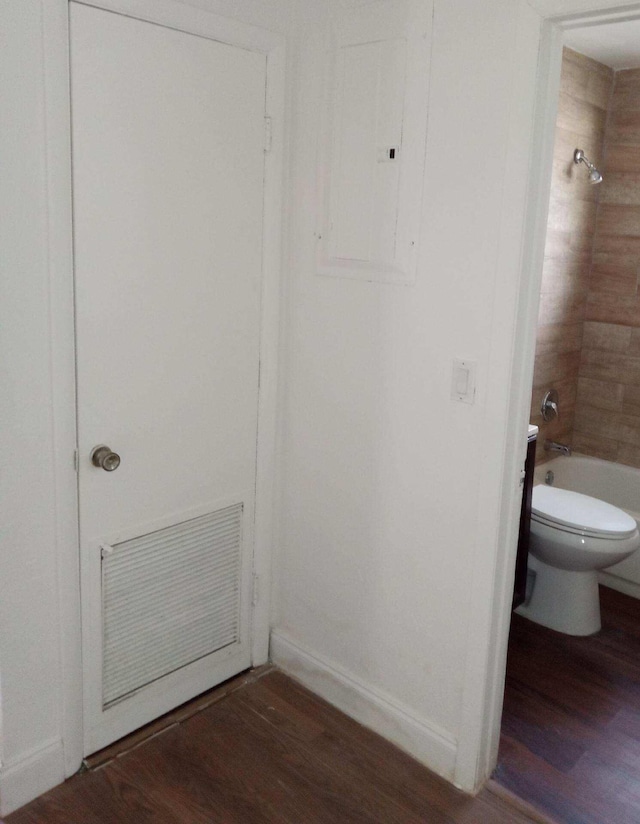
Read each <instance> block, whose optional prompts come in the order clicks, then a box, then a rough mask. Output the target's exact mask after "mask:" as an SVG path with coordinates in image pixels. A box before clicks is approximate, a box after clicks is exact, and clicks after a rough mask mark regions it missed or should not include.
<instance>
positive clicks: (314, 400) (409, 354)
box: [0, 0, 577, 814]
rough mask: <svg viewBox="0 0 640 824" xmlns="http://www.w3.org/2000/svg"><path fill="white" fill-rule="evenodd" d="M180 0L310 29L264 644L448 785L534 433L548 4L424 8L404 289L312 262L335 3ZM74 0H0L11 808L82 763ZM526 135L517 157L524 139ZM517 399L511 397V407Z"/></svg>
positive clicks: (483, 665)
mask: <svg viewBox="0 0 640 824" xmlns="http://www.w3.org/2000/svg"><path fill="white" fill-rule="evenodd" d="M568 1H569V0H567V2H568ZM140 2H141V3H145V2H147V0H140ZM333 2H334V4H335V6H336V7H341V6H346V5H350V4H352V5H358V4H360V5H363V3H362V0H353V3H351V0H333ZM540 2H542V0H540ZM576 3H577V0H576ZM192 4H193V5H201V6H203V7H205V8H211V9H213V10H214V11H217V12H219V13H222V14H228V15H233V16H237V17H238V18H240V19H243V20H245V21H246V22H251V23H255V24H257V25H263V26H266V27H268V28H272V29H276V30H279V31H283V32H289V33H290V32H291V31H292V26H294V25H295V24H296V23H299V25H300V27H301V40H300V44H301V45H300V48H299V49H298V50H297V54H296V55H295V60H296V63H295V65H294V67H293V68H294V71H293V72H292V73H291V77H292V78H294V79H295V93H294V101H293V110H294V112H295V118H294V119H293V122H292V128H291V136H292V141H293V154H292V166H291V179H292V182H293V186H292V204H291V205H292V209H291V224H292V233H291V239H290V240H291V242H290V250H291V255H290V256H291V267H292V275H291V278H290V280H289V283H288V288H287V294H286V307H287V315H286V318H287V322H286V328H285V330H284V332H285V340H284V346H283V353H284V355H285V358H284V362H283V365H282V374H283V384H282V389H283V416H282V438H281V443H280V454H281V456H282V467H281V469H282V474H283V479H284V490H283V504H282V512H281V513H280V514H281V518H280V532H281V541H280V544H281V545H280V552H279V556H278V559H277V560H278V566H277V599H276V610H275V616H274V624H275V630H274V634H273V652H274V655H275V657H276V658H277V660H279V661H280V662H281V663H283V664H284V665H285V666H287V667H288V668H290V669H291V670H293V671H295V672H296V673H297V674H299V675H300V676H301V677H303V678H305V679H306V680H307V681H308V682H309V683H311V684H312V685H313V686H314V688H315V689H317V690H318V691H319V692H321V693H323V694H325V695H327V696H328V697H329V698H331V699H332V700H335V701H336V702H337V703H339V704H340V705H341V706H343V707H344V708H345V709H347V710H348V711H350V712H352V713H353V714H354V715H356V716H357V717H360V718H361V719H362V720H365V721H366V722H367V723H370V724H371V725H372V726H374V727H376V728H377V729H379V730H381V731H382V732H384V733H385V734H387V735H389V736H390V737H391V738H393V739H394V740H396V741H398V742H399V743H400V744H401V745H403V746H405V747H406V748H407V749H409V750H411V751H412V752H414V753H416V754H417V755H418V756H419V757H421V758H423V760H425V761H426V762H427V763H429V764H430V765H431V766H433V767H434V768H436V769H438V770H440V771H441V772H442V773H443V774H445V775H447V776H449V777H455V776H456V775H458V779H457V780H460V778H459V775H460V773H459V771H458V773H456V762H458V765H459V762H460V760H461V757H462V756H461V753H463V751H464V752H465V754H464V758H465V759H467V761H468V762H469V763H472V762H475V760H476V756H477V750H478V745H477V738H476V739H473V737H471V738H470V737H469V730H472V729H473V730H475V733H474V734H476V735H477V734H479V733H478V730H480V729H481V727H482V722H483V717H482V709H483V702H482V700H481V696H482V694H483V692H484V689H485V687H486V683H485V680H486V678H487V662H488V654H489V647H490V626H491V618H492V612H491V607H492V598H493V589H492V588H493V584H494V569H495V565H496V563H498V562H500V563H502V564H503V567H504V568H505V570H506V571H505V573H504V574H506V575H508V574H509V571H510V569H511V568H512V564H513V552H512V550H513V537H514V530H513V528H512V527H513V521H514V516H515V514H516V509H517V508H516V507H515V506H514V505H513V502H514V501H515V498H516V490H517V460H515V461H514V460H513V459H511V458H510V457H509V456H507V457H506V459H505V449H506V447H507V446H508V445H509V443H511V442H513V444H516V442H517V441H516V440H514V439H513V438H511V441H509V437H511V436H510V435H509V433H511V434H512V435H513V433H514V432H515V433H516V434H518V431H520V433H521V435H522V445H521V449H522V455H523V454H524V449H525V443H524V434H525V424H526V418H525V417H522V420H518V421H517V422H516V424H511V423H510V421H509V409H510V404H511V399H510V397H509V388H510V385H511V367H512V352H513V350H514V348H517V346H516V341H515V319H516V311H517V306H518V288H519V284H518V275H517V273H518V272H519V271H520V258H519V255H520V246H521V235H522V216H523V214H524V198H525V184H526V168H525V167H524V166H523V161H524V163H526V158H528V140H529V139H530V135H531V107H532V103H533V91H534V74H535V57H536V48H537V42H538V36H539V28H538V21H537V17H536V15H535V14H534V13H533V12H532V11H531V8H530V6H529V5H528V4H527V3H526V2H525V0H515V1H514V0H485V2H483V3H478V2H476V0H436V2H435V14H434V21H433V33H434V34H433V52H432V68H431V91H430V99H429V131H428V149H427V163H426V176H425V184H426V187H425V195H426V197H425V209H424V215H423V228H422V236H421V241H420V243H421V258H420V266H419V274H418V279H417V283H416V285H415V286H411V287H409V286H393V285H389V284H380V283H378V284H374V283H366V282H358V281H347V280H334V279H330V278H320V277H317V276H316V275H315V274H314V243H315V241H314V230H315V198H314V192H315V183H316V145H317V144H316V141H317V135H318V130H319V125H320V124H319V120H318V118H319V113H320V110H321V105H320V102H321V97H322V87H321V82H322V76H323V64H324V47H325V43H324V36H325V32H326V20H325V15H324V12H325V4H324V3H320V2H313V0H270V1H269V2H262V3H255V2H252V0H192ZM574 5H575V4H574ZM63 6H64V0H21V1H20V2H19V3H3V4H2V6H1V7H0V16H1V18H2V27H3V30H4V31H5V32H8V35H9V36H7V37H6V38H5V42H4V45H3V49H2V50H1V51H0V55H1V57H0V61H1V66H0V76H1V77H2V82H3V96H2V98H3V114H4V115H5V116H8V117H9V118H10V129H9V128H4V129H3V130H2V141H3V142H2V151H1V152H0V162H2V164H3V168H2V179H3V185H2V187H1V188H0V192H1V194H0V198H1V201H0V202H1V215H0V217H1V220H0V227H1V228H0V231H1V232H2V236H1V237H0V241H1V243H0V249H1V250H2V251H1V252H0V254H1V255H2V276H3V281H4V283H3V285H4V286H5V288H4V290H3V300H2V310H3V314H4V315H6V318H4V323H3V334H4V336H5V337H4V340H3V350H2V354H3V368H4V369H5V375H4V382H3V393H2V399H3V404H5V405H6V406H7V408H6V409H5V410H3V422H2V425H3V435H4V437H5V438H6V444H4V447H3V451H2V455H3V467H2V469H3V484H4V491H3V498H2V502H3V520H2V528H3V544H2V552H1V553H0V576H1V577H0V580H1V581H2V598H1V599H0V604H1V605H0V609H1V610H2V614H1V615H0V620H1V623H0V683H1V687H2V695H1V710H2V718H3V736H2V758H3V767H2V772H1V773H0V795H1V807H0V810H1V811H2V812H5V813H6V812H7V811H8V810H9V809H11V808H12V807H14V806H16V805H17V804H19V803H23V802H24V801H26V800H27V799H28V798H29V797H31V796H33V795H34V794H36V793H37V792H40V791H42V790H44V789H45V788H46V787H47V786H50V785H52V784H53V783H55V782H56V781H58V780H60V779H61V777H62V775H63V774H64V772H65V771H66V772H68V771H69V769H70V768H71V765H72V763H73V758H70V757H67V758H66V760H65V754H64V751H63V747H62V745H63V743H66V742H63V730H64V729H65V723H64V720H65V719H64V712H66V713H67V715H69V713H70V712H71V714H72V710H73V707H71V709H70V708H69V707H68V706H67V708H66V710H65V708H64V702H63V700H62V696H61V689H60V685H61V683H62V679H63V677H65V673H64V671H63V660H62V657H61V653H60V648H59V642H58V637H59V636H58V631H59V627H60V620H59V619H60V615H61V614H63V612H64V610H65V609H67V606H66V602H64V601H63V602H61V603H59V599H58V596H57V585H58V580H57V578H58V577H59V576H58V573H59V570H58V568H57V567H56V564H55V561H54V557H55V554H52V540H53V536H54V535H56V534H57V535H60V534H61V529H60V520H61V519H62V521H64V522H65V523H66V524H67V526H68V521H69V513H68V511H65V512H62V515H60V512H61V510H60V509H59V510H58V515H59V517H58V519H57V518H56V510H55V506H56V491H55V487H54V480H53V476H54V463H53V440H52V427H53V426H54V425H55V424H56V421H55V420H54V419H53V417H52V407H53V403H54V400H55V397H56V396H55V395H54V392H53V387H52V366H51V358H52V352H53V350H52V347H51V341H50V336H49V324H50V293H49V279H48V271H47V255H48V251H47V243H48V239H47V219H46V196H47V190H46V169H45V159H46V154H45V153H46V139H45V132H44V111H43V94H44V79H45V78H44V73H43V69H42V26H41V9H44V10H45V12H49V11H50V10H51V9H52V8H54V7H55V8H58V9H61V8H63ZM57 71H60V69H58V70H57ZM47 80H48V81H51V80H52V78H51V76H49V77H48V78H47ZM50 85H51V84H50V82H49V87H50ZM5 101H6V102H5ZM520 145H521V148H522V155H520V154H519V153H515V152H514V146H515V147H518V148H519V147H520ZM54 160H55V158H54ZM52 171H53V173H55V169H53V170H52V169H51V168H49V174H51V173H52ZM54 229H55V226H54ZM53 234H54V236H55V235H56V232H55V231H54V233H53ZM5 295H6V296H5ZM454 357H464V358H470V359H474V360H477V362H478V396H477V400H476V403H475V405H473V406H467V405H464V404H456V403H453V402H452V401H451V400H450V379H451V361H452V359H453V358H454ZM531 359H532V352H531ZM524 360H525V361H526V357H525V359H524ZM5 387H9V390H10V391H6V390H5ZM57 402H60V401H57ZM527 405H528V401H527V400H526V399H524V401H523V402H522V403H521V404H520V406H519V407H518V404H517V403H516V404H515V406H516V408H520V410H521V411H520V414H521V416H522V415H525V416H526V408H527ZM517 443H518V447H517V448H518V449H519V448H520V445H519V442H517ZM522 455H521V456H520V457H522ZM505 468H506V471H505ZM504 484H506V485H508V486H509V489H510V490H512V494H511V498H510V500H511V504H510V508H509V511H508V512H501V502H502V487H503V485H504ZM57 500H58V501H59V500H60V490H58V497H57ZM505 524H506V527H505ZM63 531H64V530H63ZM71 531H72V529H71ZM71 543H72V542H71ZM65 549H66V551H67V553H71V554H72V553H73V546H66V547H65ZM501 553H502V554H501ZM505 553H506V556H507V557H504V555H505ZM62 583H63V584H64V581H63V582H62ZM63 629H64V626H63ZM496 666H497V665H496ZM497 668H498V669H499V667H498V666H497ZM461 783H463V784H465V781H462V782H461ZM471 784H472V782H471ZM465 786H469V781H468V780H467V781H466V784H465ZM0 814H1V813H0Z"/></svg>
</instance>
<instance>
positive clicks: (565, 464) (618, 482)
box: [533, 454, 640, 599]
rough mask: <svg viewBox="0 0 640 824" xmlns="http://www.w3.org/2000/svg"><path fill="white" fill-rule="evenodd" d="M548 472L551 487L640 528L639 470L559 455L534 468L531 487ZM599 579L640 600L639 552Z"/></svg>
mask: <svg viewBox="0 0 640 824" xmlns="http://www.w3.org/2000/svg"><path fill="white" fill-rule="evenodd" d="M549 470H551V471H552V472H553V474H554V481H553V486H559V487H560V488H561V489H573V490H574V492H582V493H583V494H584V495H591V497H592V498H600V500H602V501H607V503H610V504H613V505H614V506H617V507H619V508H620V509H624V510H625V512H628V513H629V515H631V516H633V517H634V518H635V519H636V521H637V522H638V524H639V525H640V469H633V467H630V466H623V465H622V464H617V463H612V462H611V461H602V460H600V459H599V458H589V457H587V456H586V455H577V454H576V455H572V456H571V457H570V458H567V457H565V456H564V455H560V456H559V457H557V458H555V459H553V460H551V461H547V462H546V463H543V464H540V465H539V466H537V467H536V469H535V472H534V475H533V480H534V484H543V483H544V482H545V475H546V473H547V472H548V471H549ZM599 578H600V583H601V584H604V585H605V586H608V587H611V588H612V589H617V590H619V591H620V592H625V593H626V594H627V595H632V596H633V597H634V598H639V599H640V550H638V551H637V552H634V553H633V555H631V556H630V557H629V558H627V560H626V561H622V562H621V563H619V564H615V566H612V567H609V568H608V569H606V570H604V571H602V572H600V573H599Z"/></svg>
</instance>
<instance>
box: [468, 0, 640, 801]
mask: <svg viewBox="0 0 640 824" xmlns="http://www.w3.org/2000/svg"><path fill="white" fill-rule="evenodd" d="M523 7H527V13H528V14H531V13H532V12H533V13H534V14H535V16H536V18H537V19H536V21H535V24H536V25H537V26H539V32H540V33H539V41H538V45H539V48H538V56H537V57H538V59H537V72H536V76H535V77H533V76H529V77H527V78H526V80H525V79H523V80H522V82H521V85H520V86H517V87H514V88H515V89H516V91H515V92H514V93H513V94H514V98H516V97H517V98H520V99H521V100H520V101H519V102H516V100H515V99H514V102H513V106H514V107H515V108H517V106H518V105H521V104H522V101H524V103H525V104H526V105H530V106H532V108H533V115H532V129H531V133H530V134H529V135H528V139H527V141H526V142H525V143H523V142H522V140H521V138H522V133H518V130H517V129H514V130H513V133H512V134H511V135H510V137H509V142H508V147H507V163H506V169H505V175H506V179H509V177H510V176H517V174H518V171H517V170H518V169H519V168H522V167H523V166H524V167H525V168H527V171H526V173H525V175H524V180H523V181H522V183H523V184H524V186H522V183H518V182H516V183H515V184H513V183H510V184H509V192H513V193H514V199H509V198H505V201H504V207H503V211H502V215H501V224H502V230H501V236H502V237H503V238H505V237H507V236H508V231H509V228H510V227H512V226H513V219H514V218H513V215H512V213H513V212H514V208H513V207H514V204H515V203H517V202H518V200H519V202H520V210H521V212H520V219H521V224H522V229H521V234H520V267H519V272H518V274H517V276H516V277H515V278H514V277H512V278H511V281H512V284H511V285H513V281H516V288H518V287H517V283H519V293H518V294H517V296H516V300H515V311H516V319H515V335H514V338H513V343H514V348H513V355H512V358H511V363H510V366H509V376H508V383H507V395H508V398H509V400H508V418H507V420H508V423H507V429H506V433H505V437H504V439H503V441H502V443H501V444H496V446H501V447H503V449H504V456H505V457H504V459H503V468H502V494H501V500H500V510H499V512H500V515H499V520H500V522H499V523H498V524H496V527H495V528H496V530H497V531H498V536H497V539H498V544H497V553H496V556H495V557H494V558H493V559H491V562H489V561H486V563H485V565H484V569H483V570H482V574H480V575H479V578H480V579H481V578H482V577H485V576H486V577H485V582H484V583H483V582H482V580H479V581H478V583H477V584H476V585H475V586H474V589H473V592H472V598H471V604H470V615H471V616H473V622H474V624H473V626H471V627H470V634H469V643H468V651H467V658H466V661H465V677H464V686H463V706H462V713H461V719H462V723H461V728H462V729H463V730H464V734H463V735H462V736H461V738H460V741H459V746H458V752H457V757H456V768H455V777H454V782H455V783H456V785H457V786H459V787H461V788H462V789H464V790H466V791H468V792H477V791H478V790H479V789H480V788H481V787H482V785H483V784H484V783H485V781H486V780H487V779H488V778H489V777H490V775H491V773H492V771H493V769H494V767H495V766H496V763H497V757H498V746H499V742H500V729H501V722H502V705H503V698H504V684H505V676H506V658H507V645H508V638H509V626H510V623H511V601H512V591H513V569H514V563H515V552H516V541H517V534H518V518H519V510H520V499H521V495H522V490H521V488H520V486H519V474H520V469H521V467H522V459H523V454H524V451H523V450H524V449H525V448H526V430H527V423H528V418H529V411H530V402H531V383H532V380H533V366H534V357H535V345H536V329H537V318H538V306H539V299H540V288H541V284H542V262H543V257H544V246H545V239H546V232H547V216H548V205H549V194H550V186H551V164H552V160H553V148H554V138H555V124H556V116H557V104H558V95H559V89H560V65H561V61H562V45H563V34H564V31H565V30H567V29H569V28H579V27H582V26H586V25H589V24H603V23H608V22H614V21H621V20H631V19H638V18H640V2H638V0H626V2H625V0H527V2H526V3H523ZM526 42H527V40H526V37H525V40H523V43H522V47H523V48H526ZM527 84H528V85H527ZM525 90H526V92H527V93H528V95H529V99H528V100H527V99H526V95H525ZM514 185H515V189H514V188H513V186H514ZM519 186H520V191H519V192H518V187H519ZM522 194H524V201H523V200H521V199H520V198H521V197H522ZM515 198H518V199H515ZM520 210H518V211H520ZM516 219H518V215H516ZM497 288H499V287H497ZM503 354H504V353H503ZM487 604H488V605H489V608H488V610H487V611H486V612H485V607H486V605H487ZM479 616H483V618H485V617H486V622H485V624H484V626H481V621H478V617H479ZM479 685H481V686H480V687H479Z"/></svg>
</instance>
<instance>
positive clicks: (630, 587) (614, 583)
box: [598, 572, 640, 600]
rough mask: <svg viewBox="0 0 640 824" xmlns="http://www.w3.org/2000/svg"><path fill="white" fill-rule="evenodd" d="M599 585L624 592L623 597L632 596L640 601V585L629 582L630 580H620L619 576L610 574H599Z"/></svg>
mask: <svg viewBox="0 0 640 824" xmlns="http://www.w3.org/2000/svg"><path fill="white" fill-rule="evenodd" d="M598 583H600V584H602V586H603V587H609V589H615V590H617V591H618V592H622V594H623V595H630V596H631V597H632V598H637V599H638V600H640V584H636V583H635V581H629V579H628V578H620V577H618V576H617V575H612V574H611V573H610V572H599V573H598Z"/></svg>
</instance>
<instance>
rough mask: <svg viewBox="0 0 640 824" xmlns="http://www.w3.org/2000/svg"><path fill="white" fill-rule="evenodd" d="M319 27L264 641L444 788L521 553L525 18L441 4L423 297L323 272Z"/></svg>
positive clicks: (530, 75)
mask: <svg viewBox="0 0 640 824" xmlns="http://www.w3.org/2000/svg"><path fill="white" fill-rule="evenodd" d="M324 35H325V32H324V30H323V27H320V26H314V27H311V28H310V29H308V30H307V31H306V32H305V34H304V37H303V41H302V42H303V48H302V49H301V52H300V54H299V67H298V70H297V75H296V76H297V86H296V90H297V97H296V100H295V121H294V135H295V147H294V175H293V177H294V182H295V193H294V202H293V215H294V216H295V217H294V221H293V227H292V276H291V280H290V283H289V293H288V324H287V330H286V335H287V338H286V341H287V347H286V352H287V361H286V364H285V366H284V368H283V372H284V374H285V376H286V378H285V379H286V398H285V414H284V421H285V427H286V429H285V435H284V461H285V469H284V478H285V482H284V506H283V518H282V534H283V538H282V547H281V554H280V561H279V567H278V568H279V594H278V597H277V598H276V599H275V601H276V603H277V604H278V611H277V615H276V620H275V630H274V632H273V634H272V639H273V643H272V649H273V653H274V657H275V659H276V661H277V662H279V663H280V664H281V665H283V666H285V667H286V668H287V669H289V670H290V671H292V672H294V673H296V674H297V675H298V676H299V677H301V678H303V680H305V682H306V683H308V684H309V685H310V686H311V687H312V688H314V689H316V690H318V691H319V692H321V693H322V694H324V695H325V696H326V697H328V698H329V699H330V700H332V701H334V702H336V703H337V704H339V705H340V706H342V707H343V708H344V709H346V710H347V711H349V712H351V713H353V714H355V715H356V717H358V718H359V719H360V720H362V721H363V722H365V723H367V724H370V725H372V726H374V727H376V728H377V729H379V730H380V731H382V732H384V733H385V734H387V735H389V736H390V737H392V738H393V739H394V740H395V741H397V742H398V743H399V744H400V745H401V746H403V747H405V748H406V749H408V750H410V751H411V752H413V753H414V754H416V755H417V756H418V757H420V758H422V759H423V760H425V761H426V762H427V763H429V764H430V766H432V767H434V768H435V769H437V770H438V771H439V772H441V773H442V774H443V775H445V776H447V777H449V778H454V776H455V775H456V759H458V758H459V757H460V752H459V747H460V745H461V743H462V742H463V740H464V738H465V735H466V734H467V733H468V731H467V730H465V729H463V728H462V727H463V725H464V724H465V723H467V724H468V722H469V716H470V712H469V707H471V708H472V711H473V713H475V718H476V720H477V716H478V714H479V713H481V712H482V707H481V705H482V701H477V702H476V699H475V696H474V695H473V689H471V690H469V688H468V684H469V682H470V681H471V683H472V684H474V689H475V691H476V692H477V693H478V694H481V693H482V692H483V689H484V682H483V679H484V678H486V663H487V654H488V648H489V631H490V623H489V622H490V610H491V602H492V594H493V593H492V586H493V577H492V576H493V571H494V566H495V563H496V559H497V558H498V557H500V556H499V552H500V551H501V549H504V545H505V541H506V546H507V549H508V553H507V556H508V557H507V558H506V561H505V563H506V565H507V567H508V569H507V574H510V572H511V570H512V565H513V558H514V555H513V553H514V551H515V547H514V538H515V535H514V532H513V529H512V527H513V522H514V516H515V514H516V513H515V511H514V510H513V507H512V511H511V513H502V514H501V512H500V503H501V500H502V486H503V484H505V483H515V482H516V479H515V478H514V477H513V474H507V476H506V477H505V475H504V447H505V442H506V441H505V437H506V432H507V429H508V424H509V419H508V414H509V403H510V399H509V394H508V386H509V380H510V368H511V353H512V350H513V346H514V337H513V336H514V328H515V318H516V311H517V302H518V276H519V271H520V265H519V255H520V245H521V239H522V228H523V226H522V207H523V205H524V194H525V187H526V173H527V161H526V158H527V151H528V140H529V139H530V134H531V124H532V120H531V118H532V113H533V82H534V78H535V66H536V57H537V43H538V37H539V19H538V17H537V16H536V15H535V14H534V13H533V12H532V11H531V9H530V8H529V7H528V6H527V5H526V4H525V3H518V2H513V0H487V2H483V3H480V4H479V3H476V2H472V0H436V2H435V11H434V17H433V52H432V65H431V80H430V87H431V91H430V98H429V127H428V143H427V159H426V177H425V207H424V214H423V222H422V236H421V254H420V264H419V270H418V278H417V283H416V285H415V286H397V285H388V284H379V283H366V282H354V281H349V280H338V279H331V278H323V277H318V276H317V275H316V274H315V264H314V230H315V227H316V224H315V205H316V204H315V202H314V190H315V176H316V168H315V165H316V145H317V135H318V134H319V132H320V129H321V123H320V120H319V117H320V113H321V111H322V107H321V100H322V94H323V89H322V82H323V74H324V59H325V58H324V51H325V48H326V44H325V43H324V41H323V38H324ZM517 84H520V86H519V87H518V85H517ZM514 136H515V137H516V139H517V138H518V137H520V138H521V139H522V155H521V157H520V158H519V161H518V162H519V165H520V168H519V170H516V181H515V182H516V185H515V186H514V185H512V184H511V182H510V181H509V180H508V179H507V171H508V163H509V160H510V159H509V155H508V150H509V147H510V146H512V145H513V144H509V139H510V138H511V139H512V140H513V139H514ZM505 196H508V197H514V198H515V200H514V202H513V203H511V204H507V205H506V208H505V203H504V198H505ZM507 213H512V214H513V216H514V222H513V223H512V224H511V225H510V226H507V224H506V223H505V220H506V218H505V215H506V214H507ZM507 231H508V232H510V234H509V235H508V236H507V237H505V233H506V232H507ZM456 357H458V358H468V359H471V360H475V361H477V364H478V375H477V399H476V403H475V405H467V404H463V403H457V402H454V401H452V400H451V398H450V395H451V370H452V360H453V358H456ZM521 414H522V413H521ZM525 414H526V413H525ZM525 422H526V421H525V420H524V419H523V420H522V421H519V422H518V426H522V446H521V452H520V457H522V456H523V452H524V448H525V435H524V424H525ZM518 448H519V449H520V446H519V447H518ZM507 464H509V462H507ZM501 518H503V519H506V521H507V523H508V525H509V524H510V525H511V531H509V530H507V534H506V537H505V536H504V535H503V536H502V541H503V546H502V547H501V546H500V544H499V541H500V535H499V527H500V519H501ZM478 604H480V606H481V611H478V609H477V605H478ZM477 645H480V646H479V648H475V647H476V646H477ZM465 677H466V679H467V681H465ZM475 678H477V681H474V680H473V679H475ZM465 685H466V686H465ZM471 760H473V758H471ZM458 780H459V781H461V783H462V784H464V785H465V786H466V787H467V788H468V789H469V788H470V786H473V779H471V780H469V779H468V778H466V779H460V778H459V777H458Z"/></svg>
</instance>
